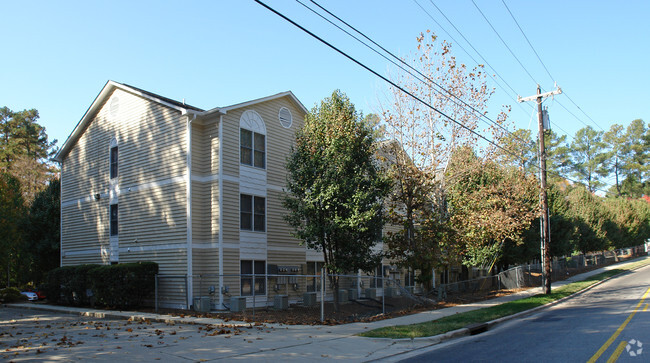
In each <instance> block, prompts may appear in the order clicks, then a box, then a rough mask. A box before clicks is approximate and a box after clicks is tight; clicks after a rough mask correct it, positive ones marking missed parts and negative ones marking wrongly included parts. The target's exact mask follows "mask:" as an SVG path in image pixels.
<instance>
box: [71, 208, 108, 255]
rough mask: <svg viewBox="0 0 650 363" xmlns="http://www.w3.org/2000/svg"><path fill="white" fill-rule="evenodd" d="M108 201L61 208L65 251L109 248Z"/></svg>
mask: <svg viewBox="0 0 650 363" xmlns="http://www.w3.org/2000/svg"><path fill="white" fill-rule="evenodd" d="M108 208H109V207H108V200H107V199H105V200H99V201H95V200H93V201H92V202H87V203H75V204H73V205H66V206H64V207H62V208H61V218H62V224H63V230H62V240H63V250H64V251H68V252H73V251H77V250H85V249H88V248H89V247H94V248H97V249H99V246H100V244H101V245H105V246H108V227H109V222H108Z"/></svg>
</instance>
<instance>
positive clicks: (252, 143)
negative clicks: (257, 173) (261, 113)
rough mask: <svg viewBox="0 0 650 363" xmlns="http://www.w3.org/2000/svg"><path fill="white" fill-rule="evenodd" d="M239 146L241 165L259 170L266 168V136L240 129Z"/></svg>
mask: <svg viewBox="0 0 650 363" xmlns="http://www.w3.org/2000/svg"><path fill="white" fill-rule="evenodd" d="M239 146H240V162H241V163H242V164H244V165H250V166H255V167H256V168H261V169H264V168H266V136H264V135H263V134H258V133H257V132H253V131H250V130H246V129H240V133H239Z"/></svg>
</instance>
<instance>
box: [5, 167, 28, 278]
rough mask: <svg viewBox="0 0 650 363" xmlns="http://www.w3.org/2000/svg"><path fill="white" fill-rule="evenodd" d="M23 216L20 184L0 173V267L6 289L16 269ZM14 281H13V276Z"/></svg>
mask: <svg viewBox="0 0 650 363" xmlns="http://www.w3.org/2000/svg"><path fill="white" fill-rule="evenodd" d="M24 214H25V206H24V202H23V198H22V195H21V193H20V182H19V181H18V180H17V179H16V178H15V177H13V176H12V175H11V174H9V173H6V172H0V251H2V253H0V265H1V266H2V270H3V271H2V273H0V276H2V275H5V276H4V277H5V279H4V281H6V282H7V287H8V286H10V284H11V280H12V279H11V276H12V271H13V272H15V271H16V269H17V267H18V266H17V262H16V261H17V259H18V256H19V247H20V243H21V242H22V240H23V235H22V230H21V229H20V228H19V226H20V225H21V224H22V219H23V216H24ZM13 275H14V280H15V274H13Z"/></svg>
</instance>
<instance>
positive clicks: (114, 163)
mask: <svg viewBox="0 0 650 363" xmlns="http://www.w3.org/2000/svg"><path fill="white" fill-rule="evenodd" d="M110 159H111V160H110V165H111V166H110V174H111V179H114V178H117V146H113V147H111V156H110Z"/></svg>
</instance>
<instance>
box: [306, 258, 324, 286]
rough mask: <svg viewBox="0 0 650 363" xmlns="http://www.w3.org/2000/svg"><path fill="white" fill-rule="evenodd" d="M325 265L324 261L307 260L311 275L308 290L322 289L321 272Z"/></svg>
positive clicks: (308, 272) (308, 270)
mask: <svg viewBox="0 0 650 363" xmlns="http://www.w3.org/2000/svg"><path fill="white" fill-rule="evenodd" d="M323 266H325V263H324V262H312V261H308V262H307V275H309V276H310V277H308V281H307V291H308V292H312V291H320V288H321V286H320V283H321V272H322V269H323ZM310 280H311V281H310Z"/></svg>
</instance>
